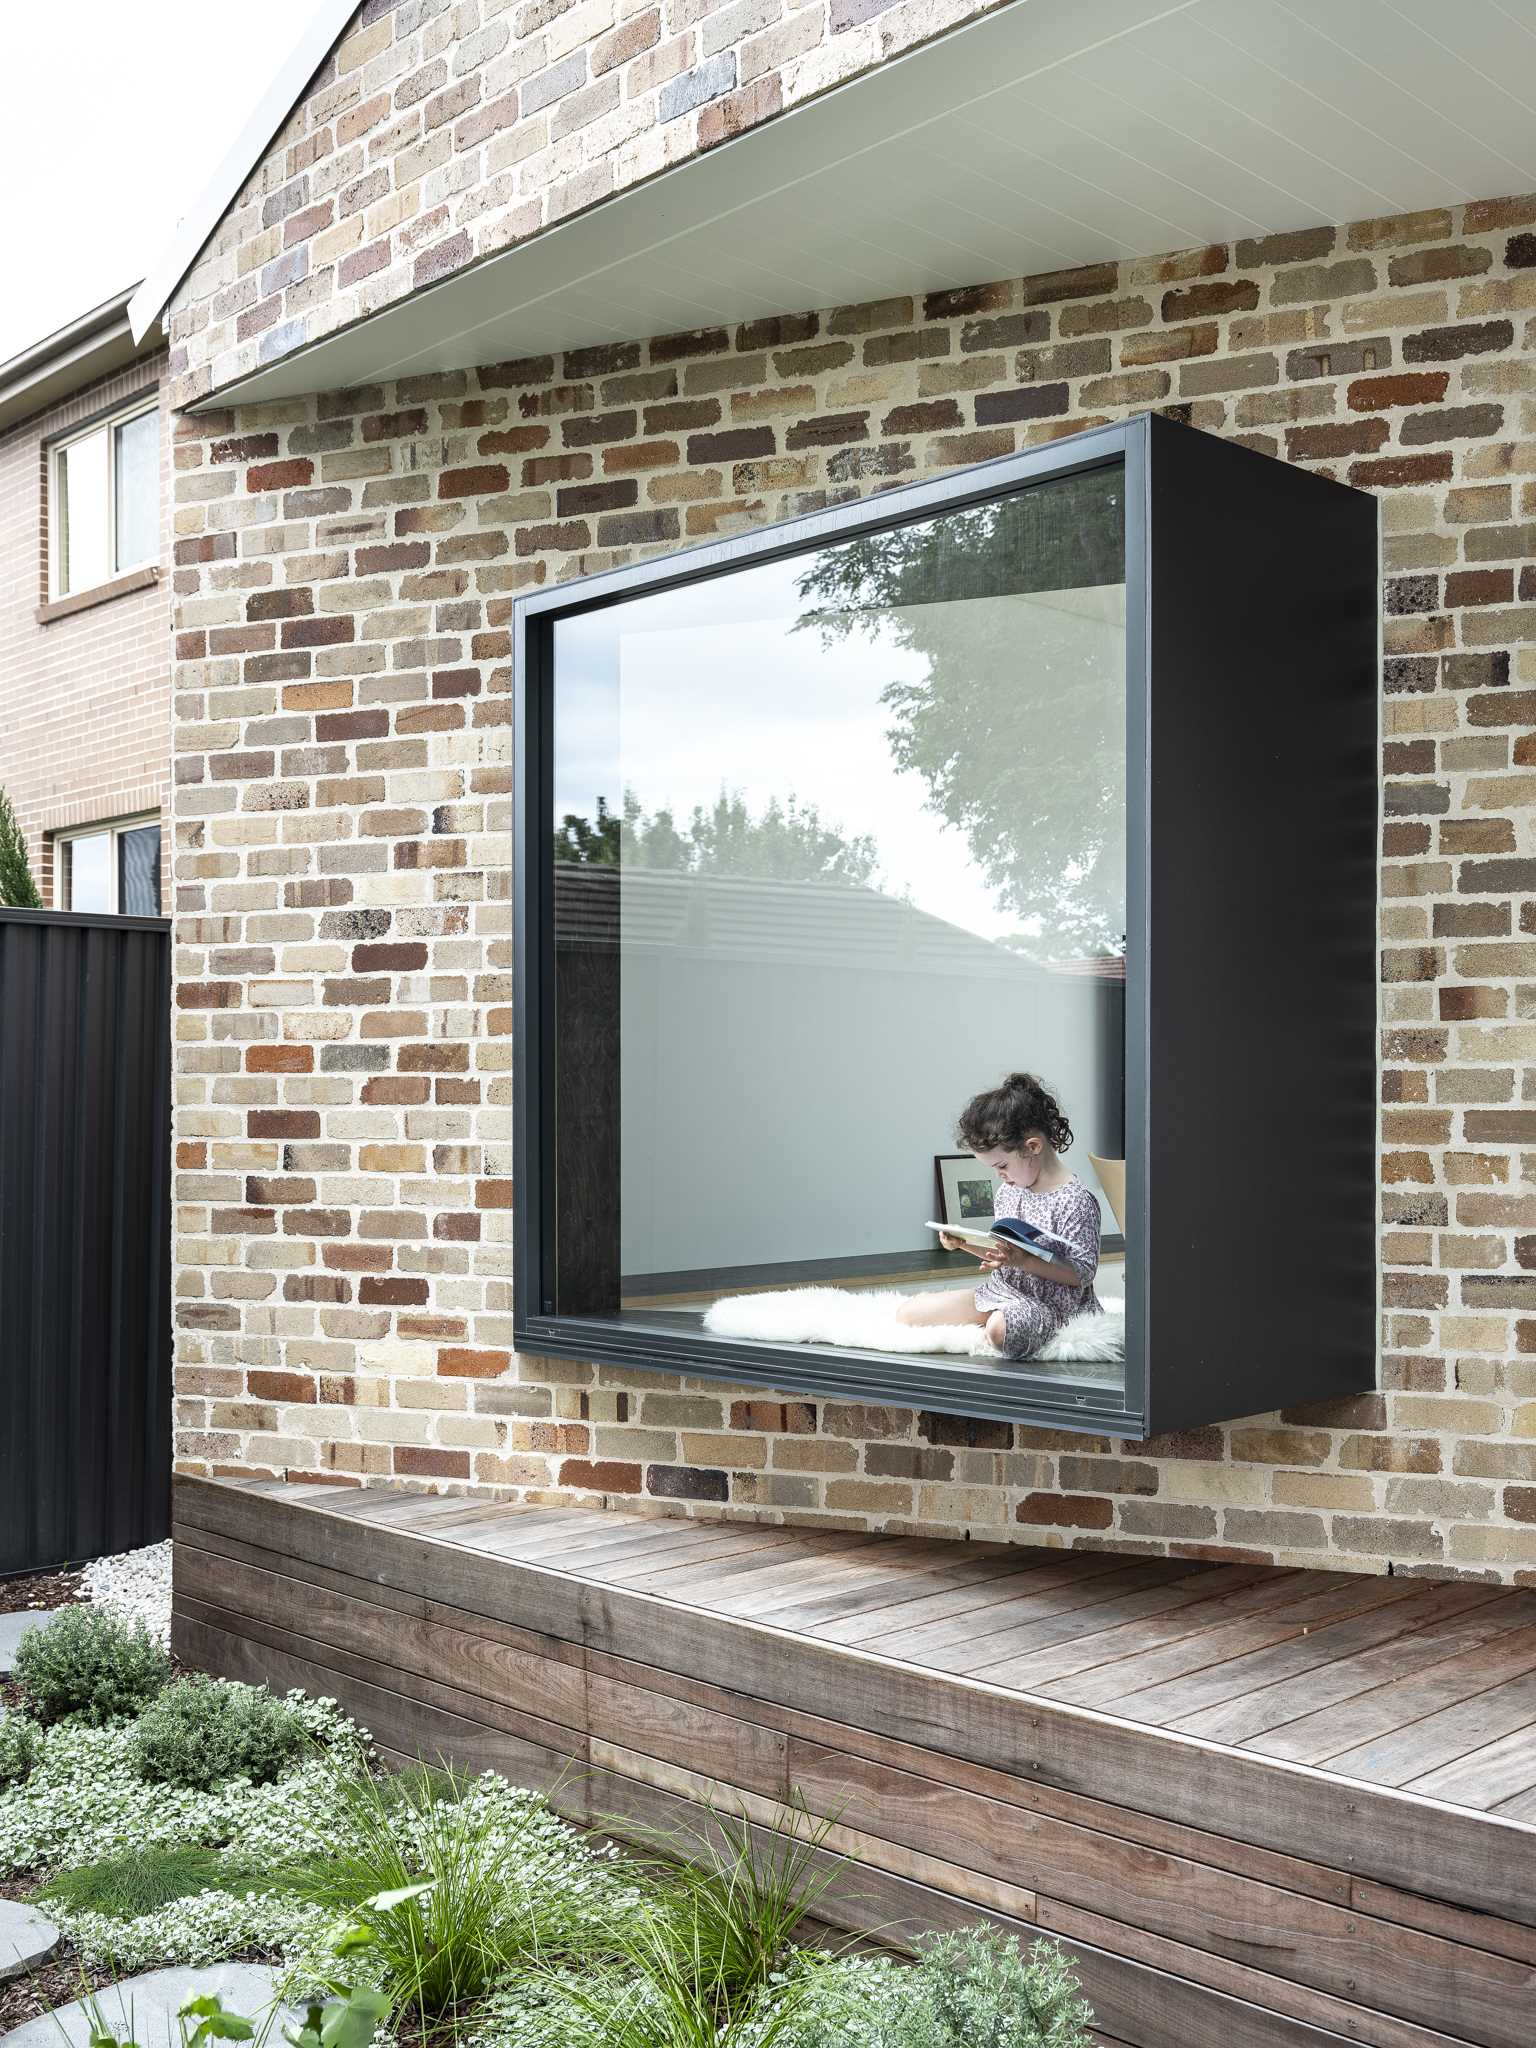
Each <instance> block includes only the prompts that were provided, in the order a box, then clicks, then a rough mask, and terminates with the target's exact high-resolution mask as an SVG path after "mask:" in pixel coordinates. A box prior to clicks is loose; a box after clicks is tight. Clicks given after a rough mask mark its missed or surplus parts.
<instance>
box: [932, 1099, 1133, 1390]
mask: <svg viewBox="0 0 1536 2048" xmlns="http://www.w3.org/2000/svg"><path fill="white" fill-rule="evenodd" d="M958 1135H959V1140H960V1143H961V1144H962V1145H965V1146H967V1147H968V1148H969V1149H970V1150H971V1151H972V1152H974V1153H975V1154H976V1157H977V1158H978V1159H979V1160H980V1161H981V1164H982V1165H983V1166H987V1167H990V1168H991V1170H992V1171H993V1172H994V1173H995V1174H997V1175H998V1177H999V1179H1000V1181H1001V1183H1002V1185H1001V1186H1000V1187H999V1188H998V1191H997V1201H996V1203H995V1205H994V1214H996V1215H998V1216H1017V1217H1020V1218H1021V1219H1022V1220H1023V1221H1024V1222H1026V1223H1033V1224H1036V1225H1038V1227H1039V1228H1040V1229H1041V1230H1048V1231H1050V1232H1051V1233H1052V1235H1053V1236H1055V1237H1060V1238H1065V1239H1066V1241H1067V1243H1068V1244H1069V1245H1070V1246H1071V1251H1070V1253H1068V1252H1065V1251H1063V1252H1061V1253H1060V1254H1059V1255H1058V1256H1056V1257H1054V1258H1051V1259H1043V1258H1037V1257H1036V1256H1035V1255H1034V1253H1032V1252H1026V1251H1024V1250H1022V1249H1021V1248H1019V1247H1016V1246H1014V1245H1003V1244H997V1245H991V1246H988V1247H987V1249H986V1250H984V1251H983V1250H977V1248H976V1247H975V1246H973V1245H969V1244H966V1243H964V1242H963V1241H962V1240H961V1239H960V1238H957V1237H942V1238H941V1239H940V1242H941V1243H942V1244H943V1246H944V1247H945V1249H946V1250H947V1251H953V1252H964V1251H968V1252H971V1253H973V1255H974V1256H975V1257H976V1258H978V1259H980V1261H981V1265H982V1270H983V1272H984V1273H985V1274H986V1278H985V1279H984V1280H983V1281H982V1283H981V1285H980V1286H979V1287H978V1288H977V1289H976V1290H975V1293H974V1295H972V1294H971V1293H970V1292H969V1291H967V1290H961V1289H944V1290H941V1291H935V1292H933V1293H930V1294H914V1295H912V1296H911V1297H910V1298H909V1299H908V1300H906V1301H904V1302H903V1303H902V1305H901V1310H900V1315H901V1320H902V1321H903V1322H904V1323H917V1324H931V1323H985V1325H986V1328H987V1336H988V1338H989V1339H990V1340H991V1342H992V1344H993V1345H994V1346H995V1348H996V1349H997V1350H999V1351H1000V1352H1002V1354H1003V1356H1004V1357H1005V1358H1035V1357H1037V1356H1038V1355H1039V1353H1040V1352H1041V1351H1042V1350H1043V1349H1044V1348H1045V1346H1046V1345H1047V1344H1048V1343H1049V1342H1050V1340H1051V1339H1052V1337H1054V1336H1055V1335H1056V1333H1057V1331H1058V1330H1059V1329H1061V1327H1062V1325H1063V1324H1064V1323H1068V1322H1070V1321H1071V1319H1072V1318H1073V1316H1078V1315H1082V1314H1083V1313H1084V1312H1085V1311H1086V1310H1088V1309H1097V1308H1098V1306H1099V1302H1098V1297H1097V1296H1096V1295H1095V1294H1094V1291H1093V1277H1094V1275H1095V1273H1097V1271H1098V1269H1099V1205H1098V1202H1097V1201H1096V1200H1095V1199H1094V1197H1093V1195H1092V1194H1090V1192H1089V1191H1088V1189H1087V1188H1085V1187H1084V1186H1083V1183H1082V1182H1081V1181H1080V1180H1079V1179H1078V1177H1077V1175H1076V1174H1075V1173H1073V1171H1072V1170H1071V1168H1070V1167H1068V1166H1064V1165H1063V1164H1062V1161H1061V1154H1062V1153H1063V1152H1065V1151H1066V1149H1067V1147H1068V1146H1069V1145H1070V1144H1071V1142H1072V1126H1071V1125H1070V1124H1069V1123H1068V1122H1067V1120H1066V1118H1065V1117H1064V1116H1063V1115H1062V1113H1061V1110H1060V1107H1059V1106H1058V1104H1057V1102H1056V1099H1055V1097H1054V1096H1052V1095H1051V1094H1050V1093H1049V1092H1048V1091H1047V1090H1046V1088H1045V1087H1044V1085H1043V1084H1042V1083H1041V1082H1040V1081H1039V1080H1037V1079H1036V1077H1035V1076H1034V1075H1033V1074H1010V1075H1009V1076H1008V1078H1007V1079H1006V1080H1005V1081H1004V1082H1003V1084H1002V1086H1001V1087H1000V1088H992V1089H989V1090H988V1091H987V1093H986V1094H984V1095H977V1096H974V1097H973V1098H972V1100H971V1101H970V1102H968V1103H967V1104H966V1106H965V1108H964V1110H963V1111H962V1112H961V1115H960V1128H959V1133H958Z"/></svg>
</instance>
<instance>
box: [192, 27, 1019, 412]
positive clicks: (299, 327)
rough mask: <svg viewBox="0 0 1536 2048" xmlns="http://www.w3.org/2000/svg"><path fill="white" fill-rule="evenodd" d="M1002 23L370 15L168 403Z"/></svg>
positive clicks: (269, 173)
mask: <svg viewBox="0 0 1536 2048" xmlns="http://www.w3.org/2000/svg"><path fill="white" fill-rule="evenodd" d="M995 4H997V0H799V4H797V0H365V4H364V5H362V6H361V7H359V9H358V11H357V13H356V14H355V15H354V16H353V18H352V21H351V23H350V24H349V26H348V28H347V31H346V33H345V35H343V36H342V37H341V39H340V40H339V42H338V43H337V45H336V47H335V48H334V49H333V50H332V51H331V52H330V54H329V56H328V57H327V58H326V60H325V62H324V64H323V65H322V66H321V67H320V69H319V71H318V72H317V73H316V75H315V77H314V79H312V80H311V82H310V84H309V85H308V87H307V88H306V90H305V93H304V96H303V98H302V99H301V101H300V103H299V105H298V106H297V107H296V108H295V110H294V112H293V113H292V115H291V116H290V117H289V119H288V120H287V122H286V123H285V124H284V126H283V128H282V130H281V132H280V133H279V134H278V135H277V136H276V137H275V139H274V141H273V143H272V145H271V147H270V148H269V149H268V150H267V152H266V154H265V156H264V157H263V158H262V160H261V162H260V163H259V164H258V165H257V167H256V169H255V170H254V171H253V172H252V174H251V176H250V177H249V178H248V179H247V180H246V182H245V184H244V186H243V187H242V189H241V191H240V192H239V194H238V195H237V197H236V198H235V200H234V201H233V203H232V204H231V206H230V207H229V208H228V210H227V211H226V213H225V216H224V219H223V221H222V223H221V224H220V227H219V230H218V232H217V234H216V235H215V236H214V237H213V239H212V240H211V241H210V242H209V244H208V245H207V247H206V248H205V249H204V250H203V251H202V253H201V254H200V256H199V257H198V260H197V262H196V263H195V265H194V266H193V268H192V271H191V273H190V275H189V277H188V279H187V280H186V282H185V283H184V285H183V286H182V288H181V290H180V291H179V293H178V294H177V299H176V310H175V314H174V317H173V319H172V320H171V323H170V328H169V332H170V336H171V342H172V351H171V373H172V376H173V378H174V379H175V380H176V398H177V403H178V404H190V403H192V402H193V400H194V399H195V398H196V397H198V396H201V395H202V394H204V393H206V392H210V391H215V390H219V389H221V388H223V387H224V386H225V385H228V384H230V383H232V382H233V381H234V379H235V378H236V377H237V376H245V375H248V374H249V372H250V371H252V370H254V369H255V368H257V367H258V365H260V364H262V363H268V362H273V361H275V360H276V359H277V358H279V357H281V356H285V355H287V354H289V353H291V351H292V350H294V349H296V348H299V347H301V346H302V345H303V344H304V343H305V342H309V341H316V340H318V339H319V338H320V337H321V336H322V335H325V334H330V333H333V332H334V331H335V330H336V329H337V328H338V327H345V326H347V325H349V324H350V323H351V322H353V321H355V320H358V319H361V318H363V317H364V316H365V315H367V314H369V313H372V312H375V311H377V309H378V308H379V307H380V306H385V305H389V304H392V303H393V302H394V301H395V300H397V299H401V298H404V297H406V296H407V295H408V294H409V293H410V292H412V291H415V290H417V289H419V288H420V287H421V286H422V285H426V284H431V283H433V282H434V281H435V280H436V279H438V278H440V277H444V276H446V275H447V274H448V273H449V272H451V271H456V270H461V269H463V267H464V266H465V265H466V264H467V263H470V262H473V261H474V260H475V259H476V258H478V257H482V256H489V255H491V254H493V253H494V252H495V251H496V250H498V249H504V248H507V247H509V246H511V245H512V244H513V243H515V242H521V241H525V240H526V239H527V238H528V237H529V236H530V235H533V234H535V233H537V232H538V231H539V230H540V229H541V228H546V227H550V226H552V225H553V224H554V223H555V222H556V221H560V220H564V219H567V218H569V217H570V216H571V215H572V214H575V213H580V212H582V211H584V210H585V209H586V208H588V207H590V206H595V205H598V204H600V203H601V202H602V201H603V200H604V199H607V198H609V197H611V196H612V195H613V194H614V193H615V192H619V191H623V190H624V189H626V188H627V187H629V186H632V185H637V184H640V183H641V182H642V181H643V180H645V179H646V178H649V177H652V176H653V175H654V174H655V173H656V172H658V171H663V170H666V169H668V168H669V167H670V166H672V165H674V164H677V163H681V162H683V161H684V160H685V159H686V158H689V157H692V156H697V155H699V154H700V153H701V152H702V151H704V150H707V149H711V148H713V147H714V146H715V145H716V144H718V143H721V142H725V141H727V140H729V139H730V138H731V137H732V136H734V135H739V134H741V133H742V132H743V131H744V130H745V129H748V128H752V127H755V126H757V125H758V124H759V123H761V122H763V121H767V120H771V119H772V118H773V117H774V116H775V115H777V114H780V113H783V112H784V111H786V110H787V109H788V108H790V107H794V106H798V105H799V104H801V103H802V102H803V101H805V100H807V99H811V98H814V97H815V96H816V95H817V94H819V93H822V92H825V91H826V90H827V89H828V88H829V87H832V86H835V85H841V84H843V83H845V82H846V81H847V80H848V79H850V78H853V77H856V76H857V75H858V74H859V73H860V72H863V71H868V70H871V69H873V68H874V67H875V66H876V65H878V64H881V63H883V62H884V61H885V60H886V59H887V58H890V57H896V56H900V55H901V54H902V53H903V52H904V51H906V50H910V49H913V48H915V47H916V46H917V45H918V44H919V43H923V42H927V41H929V40H931V38H933V37H934V36H936V35H939V34H942V33H943V31H944V30H946V29H950V28H953V27H955V26H956V24H957V23H960V22H963V21H967V20H970V19H972V18H973V17H974V16H976V15H979V14H985V13H986V12H988V10H989V8H990V7H992V6H994V5H995Z"/></svg>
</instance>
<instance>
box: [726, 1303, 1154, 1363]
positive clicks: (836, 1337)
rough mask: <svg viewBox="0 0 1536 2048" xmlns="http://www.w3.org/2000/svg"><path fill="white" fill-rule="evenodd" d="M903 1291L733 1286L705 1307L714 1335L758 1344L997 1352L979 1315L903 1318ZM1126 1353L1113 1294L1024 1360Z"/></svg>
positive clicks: (1109, 1357) (1108, 1359) (1098, 1359)
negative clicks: (967, 1319) (922, 1321)
mask: <svg viewBox="0 0 1536 2048" xmlns="http://www.w3.org/2000/svg"><path fill="white" fill-rule="evenodd" d="M907 1298H908V1297H907V1296H906V1295H904V1294H900V1293H898V1292H897V1291H896V1290H895V1289H885V1288H883V1289H878V1290H877V1289H874V1288H869V1289H865V1288H852V1287H789V1288H785V1289H783V1290H782V1291H780V1292H778V1293H774V1294H732V1295H728V1296H727V1297H726V1299H725V1300H724V1301H717V1302H716V1303H715V1304H714V1305H713V1307H711V1308H709V1309H707V1310H706V1311H705V1315H704V1327H705V1329H706V1330H708V1331H709V1332H710V1333H711V1334H712V1335H713V1336H716V1337H744V1338H749V1339H752V1340H753V1341H755V1342H757V1343H760V1344H833V1345H836V1346H838V1348H839V1349H841V1350H851V1351H918V1352H929V1353H932V1352H936V1351H939V1352H951V1353H955V1354H958V1355H959V1356H961V1357H964V1358H996V1357H997V1356H998V1354H997V1352H996V1351H995V1350H994V1349H993V1348H992V1346H991V1344H990V1343H989V1342H988V1341H987V1333H986V1330H985V1329H984V1328H983V1327H982V1325H981V1324H979V1323H930V1324H928V1325H927V1326H926V1327H919V1326H917V1325H915V1324H912V1323H904V1322H902V1321H901V1320H900V1319H899V1317H898V1315H897V1310H898V1308H899V1307H900V1305H901V1303H902V1302H903V1301H905V1300H906V1299H907ZM1124 1356H1125V1305H1124V1303H1123V1302H1119V1301H1116V1302H1114V1303H1113V1304H1112V1305H1111V1306H1109V1307H1107V1308H1104V1309H1102V1310H1100V1311H1099V1312H1098V1313H1097V1314H1088V1315H1081V1316H1074V1317H1073V1319H1072V1321H1071V1322H1070V1323H1068V1324H1067V1326H1066V1328H1065V1329H1063V1330H1059V1331H1058V1332H1057V1333H1056V1335H1055V1336H1054V1337H1053V1338H1052V1339H1051V1341H1050V1343H1049V1344H1047V1346H1046V1347H1045V1349H1044V1350H1043V1351H1042V1352H1041V1353H1040V1354H1039V1359H1038V1361H1036V1360H1033V1359H1032V1360H1030V1361H1029V1362H1030V1363H1031V1364H1034V1363H1036V1362H1039V1363H1041V1364H1056V1365H1066V1364H1084V1365H1089V1364H1094V1365H1110V1364H1113V1365H1118V1364H1119V1363H1120V1362H1121V1360H1122V1359H1123V1358H1124Z"/></svg>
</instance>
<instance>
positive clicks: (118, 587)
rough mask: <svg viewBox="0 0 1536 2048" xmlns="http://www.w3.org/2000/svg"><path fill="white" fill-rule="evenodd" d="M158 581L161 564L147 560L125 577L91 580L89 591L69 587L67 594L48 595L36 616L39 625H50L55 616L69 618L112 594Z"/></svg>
mask: <svg viewBox="0 0 1536 2048" xmlns="http://www.w3.org/2000/svg"><path fill="white" fill-rule="evenodd" d="M159 581H160V565H159V564H158V563H157V562H150V563H148V564H147V565H146V566H145V567H144V568H142V569H130V570H129V571H128V573H127V575H126V576H114V577H113V578H112V581H111V582H110V583H93V584H92V585H91V587H90V589H89V590H72V591H71V592H70V594H69V596H68V597H54V598H50V599H49V601H48V603H47V604H40V605H39V606H38V608H37V612H36V618H37V623H38V624H39V625H40V626H51V625H52V624H53V622H54V620H55V619H68V618H72V617H73V616H74V614H75V613H76V612H87V611H89V610H90V609H91V608H92V606H93V605H98V604H110V603H111V602H112V599H113V598H114V597H128V596H130V595H131V594H132V593H133V592H134V591H135V590H148V588H149V587H150V585H151V584H152V583H158V582H159Z"/></svg>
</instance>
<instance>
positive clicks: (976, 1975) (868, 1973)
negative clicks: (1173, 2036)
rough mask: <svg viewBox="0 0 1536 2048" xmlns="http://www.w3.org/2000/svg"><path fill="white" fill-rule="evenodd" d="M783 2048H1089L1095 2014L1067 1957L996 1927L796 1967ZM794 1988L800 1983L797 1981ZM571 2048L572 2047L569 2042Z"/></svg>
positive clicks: (1048, 1944) (811, 1959) (808, 1959)
mask: <svg viewBox="0 0 1536 2048" xmlns="http://www.w3.org/2000/svg"><path fill="white" fill-rule="evenodd" d="M794 1977H796V1978H798V1980H799V1982H800V1984H801V1986H802V1989H803V1993H804V1995H803V1997H802V1999H801V2002H800V2004H799V2007H798V2009H797V2010H796V2011H794V2012H793V2013H792V2014H791V2024H790V2025H789V2028H788V2031H787V2033H786V2034H785V2036H784V2039H783V2043H782V2048H855V2044H856V2048H1089V2042H1090V2041H1091V2040H1092V2033H1091V2031H1090V2030H1091V2029H1092V2026H1093V2012H1092V2009H1091V2008H1090V2007H1089V2006H1088V2005H1087V2003H1086V2002H1085V2001H1084V2000H1083V1999H1082V1998H1081V1997H1079V1995H1078V1986H1077V1979H1076V1978H1075V1977H1074V1976H1073V1974H1072V1968H1071V1963H1070V1961H1069V1959H1068V1957H1067V1955H1066V1953H1065V1951H1064V1950H1063V1949H1062V1948H1061V1947H1060V1946H1059V1945H1058V1944H1057V1943H1056V1942H1054V1941H1046V1940H1042V1941H1037V1942H1035V1943H1034V1944H1033V1945H1032V1947H1030V1948H1029V1949H1028V1950H1027V1951H1026V1950H1023V1949H1021V1948H1020V1947H1019V1944H1018V1942H1017V1941H1016V1940H1015V1939H1014V1938H1013V1937H1012V1936H1011V1935H1005V1934H1002V1933H1000V1932H999V1931H998V1930H997V1929H996V1928H993V1927H986V1926H978V1927H971V1928H967V1929H966V1931H965V1932H964V1933H963V1934H945V1935H938V1936H934V1937H930V1938H929V1939H928V1940H926V1941H924V1942H923V1943H922V1945H921V1952H920V1955H919V1958H918V1960H917V1961H916V1962H915V1963H914V1964H912V1965H911V1966H910V1967H909V1966H905V1965H900V1964H896V1963H893V1962H891V1961H888V1960H882V1959H879V1958H874V1957H858V1958H840V1959H833V1960H832V1961H830V1962H824V1961H822V1960H821V1959H820V1958H818V1957H816V1956H814V1955H808V1956H805V1957H803V1958H802V1959H801V1960H800V1961H799V1963H798V1964H797V1966H796V1970H795V1972H794ZM792 1981H793V1979H792ZM560 2048H564V2044H563V2043H561V2044H560Z"/></svg>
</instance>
